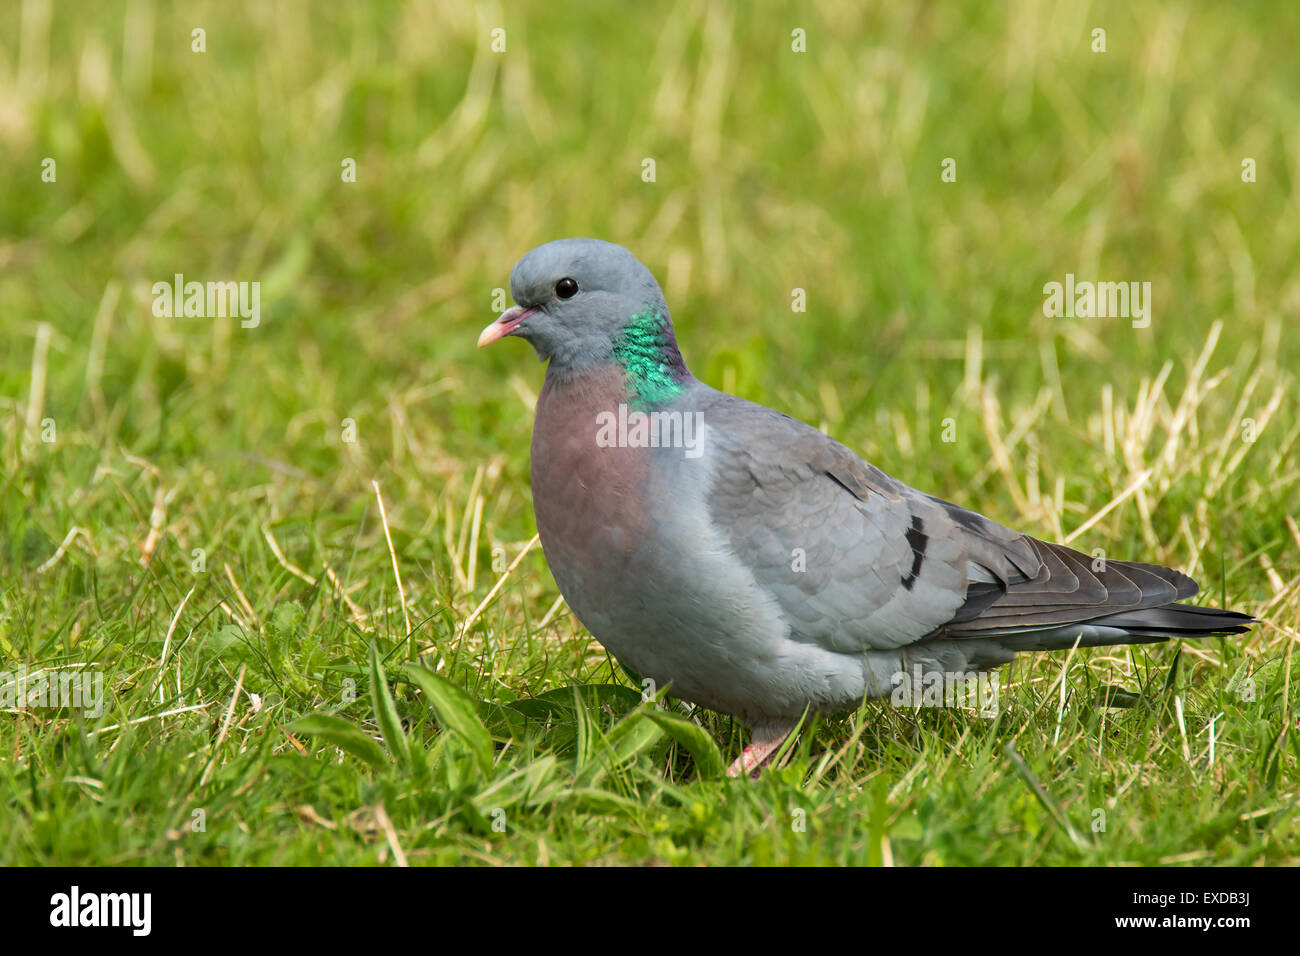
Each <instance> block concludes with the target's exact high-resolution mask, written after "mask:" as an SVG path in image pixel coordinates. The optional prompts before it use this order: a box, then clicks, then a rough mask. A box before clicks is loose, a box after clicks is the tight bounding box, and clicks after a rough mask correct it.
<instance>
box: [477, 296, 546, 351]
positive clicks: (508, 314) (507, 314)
mask: <svg viewBox="0 0 1300 956" xmlns="http://www.w3.org/2000/svg"><path fill="white" fill-rule="evenodd" d="M536 311H537V310H536V309H525V308H524V307H523V306H521V305H516V306H514V307H512V308H509V309H506V310H505V311H504V312H502V313H501V318H499V319H497V320H496V321H495V322H493V323H492V324H491V325H489V326H488V327H487V328H485V329H484V330H483V331H482V332H480V333H479V336H478V347H479V348H486V347H487V346H489V345H491V344H492V343H493V342H495V341H496V340H497V339H503V338H505V337H506V336H507V335H509V334H510V333H511V332H513V331H514V330H515V329H517V328H519V326H521V325H523V324H524V319H526V318H528V317H529V316H530V315H532V314H533V313H534V312H536Z"/></svg>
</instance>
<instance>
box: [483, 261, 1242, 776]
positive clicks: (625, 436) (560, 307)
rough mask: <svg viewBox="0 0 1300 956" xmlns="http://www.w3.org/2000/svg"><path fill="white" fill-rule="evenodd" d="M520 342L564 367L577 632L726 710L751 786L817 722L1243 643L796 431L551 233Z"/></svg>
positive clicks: (544, 496)
mask: <svg viewBox="0 0 1300 956" xmlns="http://www.w3.org/2000/svg"><path fill="white" fill-rule="evenodd" d="M510 291H511V295H512V297H513V298H514V301H515V302H516V303H517V304H516V305H515V306H513V307H512V308H510V309H508V310H507V311H505V312H504V313H503V314H502V315H501V316H500V317H499V318H498V319H496V320H495V321H493V322H492V323H491V324H489V325H488V326H487V327H486V328H485V329H483V332H482V334H481V335H480V336H479V339H478V346H479V348H483V347H485V346H487V345H491V344H492V343H493V342H496V341H497V340H499V339H502V338H507V337H514V338H521V339H524V340H525V341H527V342H528V343H530V344H531V345H532V346H533V348H534V349H535V350H536V352H537V354H538V356H539V357H540V358H541V359H542V360H543V361H544V362H546V363H547V367H546V376H545V382H544V384H543V386H542V390H541V393H540V394H539V396H538V400H537V408H536V417H535V420H534V424H533V436H532V449H531V459H532V460H531V482H532V495H533V508H534V511H535V512H536V516H537V530H538V534H539V535H540V538H541V544H542V549H543V551H544V553H545V555H546V560H547V563H548V565H549V566H550V569H551V572H552V574H553V575H554V577H555V581H556V584H557V585H558V586H559V589H560V593H561V594H562V595H563V596H564V600H565V601H566V602H567V603H568V605H569V607H570V608H571V609H572V611H573V612H574V614H576V615H577V618H578V620H579V621H581V622H582V624H583V626H584V627H586V628H587V629H588V630H589V631H590V632H591V634H592V636H593V637H595V638H596V639H597V640H598V641H599V642H600V643H601V644H602V645H603V646H604V647H605V648H606V649H607V650H608V651H609V652H610V653H612V654H613V655H614V657H616V658H617V659H618V660H619V662H620V663H622V664H623V665H624V666H625V667H626V668H628V669H629V670H630V671H632V672H634V673H635V674H637V675H641V676H642V677H643V678H648V679H649V680H652V681H654V682H655V684H654V685H652V686H658V687H667V688H668V692H669V693H671V694H672V695H673V696H675V697H677V698H680V699H682V700H686V701H689V702H692V703H694V704H697V705H699V706H702V707H705V708H708V709H711V710H714V711H719V712H721V713H724V714H730V715H732V716H733V717H735V718H736V719H738V720H739V721H741V722H742V723H743V724H744V725H745V726H746V727H747V728H748V729H749V730H750V731H751V741H750V744H749V745H748V746H746V747H745V748H744V750H743V752H742V753H741V755H740V756H739V757H737V758H736V761H735V762H734V763H733V764H732V765H731V767H730V768H729V770H728V772H729V773H730V774H731V775H733V776H735V775H740V774H743V773H750V774H752V775H757V774H758V773H759V772H760V769H761V768H762V767H763V766H764V765H765V764H766V763H767V762H769V761H770V760H771V759H772V758H773V757H774V756H776V755H777V753H778V751H779V750H780V748H781V746H782V744H783V743H784V742H785V741H786V739H787V738H788V737H789V736H790V734H791V733H792V732H793V730H794V729H795V727H796V726H797V725H798V724H799V722H800V721H801V720H802V719H804V717H805V715H806V714H808V713H809V712H818V713H835V712H843V711H846V710H851V709H853V708H855V707H857V706H858V705H859V704H860V703H861V701H863V699H865V698H869V697H889V696H891V695H893V694H894V693H895V692H896V690H897V689H898V688H899V687H900V686H902V685H903V683H905V682H913V681H915V679H916V678H917V676H918V675H927V679H928V675H963V674H981V673H987V672H989V671H992V670H994V669H996V668H997V667H998V666H1000V665H1002V664H1006V663H1008V662H1009V661H1011V660H1012V658H1013V657H1014V656H1015V655H1016V654H1018V653H1023V652H1029V651H1052V650H1068V649H1070V648H1074V647H1098V646H1104V645H1112V644H1146V643H1153V642H1159V641H1165V640H1169V639H1171V638H1175V637H1182V638H1199V637H1207V636H1210V635H1220V634H1237V633H1242V632H1245V631H1246V630H1248V625H1250V624H1251V623H1253V621H1254V619H1253V618H1252V617H1250V616H1249V615H1246V614H1241V613H1238V612H1235V611H1230V610H1221V609H1216V608H1209V607H1199V606H1197V605H1194V604H1186V603H1181V602H1182V601H1183V600H1184V599H1186V598H1190V597H1192V596H1193V595H1194V594H1196V593H1197V591H1198V586H1197V584H1196V582H1195V581H1193V580H1192V579H1191V578H1190V577H1188V576H1187V575H1185V574H1182V573H1180V572H1178V571H1176V570H1173V569H1170V568H1165V567H1161V566H1159V565H1155V564H1143V563H1139V562H1130V561H1118V560H1098V559H1097V558H1094V557H1093V556H1091V555H1084V554H1081V553H1080V552H1078V551H1075V550H1073V549H1071V548H1068V547H1065V546H1063V545H1059V544H1051V543H1049V542H1046V541H1040V540H1037V539H1035V538H1032V537H1030V536H1028V535H1025V534H1021V533H1020V532H1017V531H1013V530H1011V529H1010V528H1007V527H1005V526H1003V525H1001V524H998V523H997V522H995V521H993V520H991V519H989V518H986V517H984V516H983V515H981V514H977V513H976V512H974V511H968V510H966V509H965V508H962V507H959V506H957V505H955V504H951V503H949V502H947V501H944V500H941V499H939V498H936V497H934V496H933V495H928V494H925V493H923V492H920V491H917V490H916V489H914V488H911V487H909V486H907V485H905V484H903V483H902V482H901V481H898V480H896V479H894V478H891V477H890V476H889V475H887V474H885V473H884V472H883V471H881V470H880V469H878V468H876V467H875V466H873V465H871V464H870V463H868V462H867V461H865V460H864V459H863V458H861V457H860V456H858V455H857V454H855V453H854V452H852V451H850V450H849V449H848V448H847V447H845V446H844V445H842V444H840V443H839V442H838V441H835V440H834V439H833V438H831V437H829V436H828V435H826V434H825V433H823V432H821V431H819V430H818V429H816V428H813V427H812V426H810V425H806V424H804V423H803V422H801V421H799V420H797V419H795V418H792V417H790V416H789V415H785V414H782V413H781V412H778V411H774V410H772V409H770V408H766V407H764V406H763V405H759V404H755V403H753V402H749V401H746V400H744V399H741V398H737V397H736V396H734V395H728V394H726V393H725V392H720V391H718V390H717V389H714V388H711V387H709V386H708V385H706V384H704V383H703V382H701V381H700V380H699V379H697V378H696V377H695V376H694V375H692V374H691V372H690V370H689V369H688V368H687V367H686V363H685V361H684V360H683V359H682V353H681V351H680V349H679V348H678V345H677V339H676V336H675V334H674V332H673V324H672V320H671V317H670V315H669V311H668V305H667V303H666V302H665V300H664V296H663V293H662V291H660V288H659V284H658V282H656V281H655V278H654V276H653V275H652V274H651V272H650V270H649V269H647V268H646V267H645V266H644V265H642V264H641V262H639V261H638V260H637V259H636V258H635V257H634V256H633V255H632V253H630V252H629V251H628V250H626V249H624V248H623V247H622V246H619V245H616V244H613V243H610V242H605V241H602V240H599V239H558V240H555V241H553V242H548V243H546V244H544V245H541V246H538V247H537V248H535V249H533V250H532V251H531V252H529V253H528V254H527V255H525V256H524V257H523V258H522V259H521V260H520V261H519V262H518V264H516V266H515V267H514V271H513V272H512V273H511V276H510Z"/></svg>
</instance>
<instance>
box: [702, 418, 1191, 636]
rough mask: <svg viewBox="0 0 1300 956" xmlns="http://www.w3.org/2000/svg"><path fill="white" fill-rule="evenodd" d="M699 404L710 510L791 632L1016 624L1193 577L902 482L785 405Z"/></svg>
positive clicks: (1128, 604) (1053, 622)
mask: <svg viewBox="0 0 1300 956" xmlns="http://www.w3.org/2000/svg"><path fill="white" fill-rule="evenodd" d="M717 394H718V396H719V400H717V401H716V402H714V403H713V405H712V407H711V408H709V409H708V410H706V416H707V419H706V420H707V421H708V423H709V426H710V428H709V433H708V434H709V445H708V448H707V451H706V454H708V455H709V456H711V457H714V459H715V461H714V471H713V480H712V483H711V487H710V500H709V510H710V516H711V518H712V520H713V522H714V523H715V525H716V526H717V527H718V528H719V529H721V530H722V532H723V533H724V535H725V536H726V538H727V540H728V541H729V542H730V544H731V547H732V549H733V550H734V552H735V554H736V557H737V558H738V559H739V560H740V561H741V562H742V563H743V564H745V565H746V566H747V567H748V568H749V569H750V571H751V572H752V573H753V575H754V577H755V579H756V580H757V582H758V583H759V585H760V586H761V587H763V588H764V589H766V591H767V592H768V593H769V594H771V595H772V597H773V598H774V599H775V600H776V601H777V603H778V604H779V605H780V607H781V608H782V610H783V612H784V613H785V615H786V617H787V619H788V621H789V623H790V626H791V633H792V636H793V637H795V639H797V640H803V641H809V642H813V643H816V644H819V645H821V646H824V647H827V648H829V649H833V650H837V651H842V652H860V651H864V650H885V649H890V648H897V647H901V646H904V645H906V644H911V643H914V642H917V641H920V640H923V639H926V638H934V637H939V636H944V637H951V638H962V637H992V636H998V635H1007V634H1023V633H1028V632H1032V631H1035V630H1044V629H1049V628H1057V627H1061V626H1065V625H1069V624H1073V623H1078V622H1082V621H1088V620H1094V619H1097V618H1099V617H1102V616H1105V615H1109V614H1114V613H1117V612H1123V611H1131V610H1136V609H1140V608H1147V607H1153V606H1157V605H1162V604H1166V603H1168V602H1170V601H1174V600H1177V599H1178V598H1182V597H1189V596H1191V595H1192V594H1195V593H1196V590H1197V588H1196V584H1195V582H1193V581H1192V580H1191V579H1190V578H1188V577H1186V576H1185V575H1182V574H1180V573H1178V572H1176V571H1172V570H1170V569H1168V568H1162V567H1159V566H1156V565H1147V564H1137V563H1133V562H1121V561H1105V562H1101V563H1100V564H1097V563H1094V561H1093V559H1092V558H1090V557H1089V556H1086V555H1083V554H1080V553H1079V552H1077V551H1073V550H1072V549H1070V548H1066V547H1063V546H1061V545H1054V544H1049V543H1047V542H1043V541H1038V540H1035V539H1034V538H1030V537H1028V536H1027V535H1024V534H1021V533H1019V532H1016V531H1012V530H1011V529H1009V528H1006V527H1004V526H1003V525H1000V524H998V523H997V522H995V521H991V520H990V519H988V518H986V517H984V516H983V515H981V514H977V513H976V512H973V511H969V510H967V509H965V508H960V507H958V506H957V505H954V504H951V503H949V502H947V501H943V500H941V499H939V498H936V497H933V496H931V495H926V494H923V493H921V492H919V491H917V490H915V489H913V488H910V487H908V486H907V485H905V484H903V483H902V482H899V481H897V480H895V479H893V478H891V477H890V476H889V475H887V474H885V473H884V472H882V471H880V469H878V468H876V467H874V466H873V465H871V464H870V463H868V462H866V461H864V460H863V459H862V458H860V457H859V456H858V455H856V454H854V453H853V452H852V451H850V450H849V449H848V448H846V447H844V446H843V445H841V444H840V443H839V442H837V441H835V440H834V439H831V438H829V437H827V436H826V435H825V434H823V433H822V432H820V431H817V430H816V429H814V428H811V427H810V426H808V425H805V424H804V423H803V422H800V421H798V420H796V419H793V418H791V417H789V416H788V415H783V414H781V413H779V412H775V411H773V410H771V409H768V408H765V407H763V406H761V405H755V404H753V403H750V402H746V401H744V400H742V399H737V398H733V397H732V396H723V395H722V393H717Z"/></svg>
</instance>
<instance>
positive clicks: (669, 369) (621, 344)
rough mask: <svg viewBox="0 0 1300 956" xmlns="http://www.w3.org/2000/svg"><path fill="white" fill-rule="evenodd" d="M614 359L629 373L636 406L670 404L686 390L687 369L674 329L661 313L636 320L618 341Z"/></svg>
mask: <svg viewBox="0 0 1300 956" xmlns="http://www.w3.org/2000/svg"><path fill="white" fill-rule="evenodd" d="M614 358H616V359H617V360H618V362H619V364H621V365H622V366H623V370H624V371H625V372H626V373H627V378H628V384H629V385H630V386H631V388H632V392H633V400H634V404H636V405H639V406H642V407H645V406H651V405H663V404H666V403H668V402H671V401H672V400H673V399H674V398H676V397H677V396H678V395H680V394H681V392H682V390H683V389H684V388H685V387H686V386H685V384H684V382H683V379H684V378H685V376H686V366H685V364H684V363H683V362H682V354H681V352H679V351H678V350H677V341H676V339H674V338H673V332H672V327H671V326H670V325H669V324H668V320H667V318H665V317H664V316H663V315H661V314H660V313H659V311H658V310H657V309H654V308H650V309H647V310H646V311H645V312H639V313H637V314H636V315H634V316H632V319H631V321H630V322H629V323H628V325H627V327H626V328H624V329H623V331H622V332H620V333H619V334H618V338H616V339H615V340H614Z"/></svg>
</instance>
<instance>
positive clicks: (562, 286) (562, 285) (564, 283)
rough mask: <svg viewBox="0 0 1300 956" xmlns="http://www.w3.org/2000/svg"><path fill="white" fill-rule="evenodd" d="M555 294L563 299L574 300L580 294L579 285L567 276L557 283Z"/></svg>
mask: <svg viewBox="0 0 1300 956" xmlns="http://www.w3.org/2000/svg"><path fill="white" fill-rule="evenodd" d="M555 294H556V295H558V296H559V297H560V298H561V299H572V298H573V297H574V296H575V295H577V294H578V283H576V282H574V281H573V280H572V279H570V278H569V277H568V276H565V277H564V278H563V279H561V280H560V281H559V282H557V283H555Z"/></svg>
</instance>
